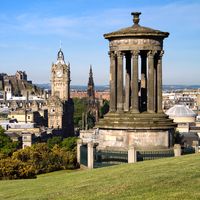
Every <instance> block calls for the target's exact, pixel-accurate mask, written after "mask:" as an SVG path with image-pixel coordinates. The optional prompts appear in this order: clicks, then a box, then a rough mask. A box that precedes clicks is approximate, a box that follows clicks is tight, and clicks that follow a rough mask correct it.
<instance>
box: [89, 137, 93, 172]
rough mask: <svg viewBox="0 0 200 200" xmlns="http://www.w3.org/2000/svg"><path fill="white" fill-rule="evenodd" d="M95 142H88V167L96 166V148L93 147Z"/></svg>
mask: <svg viewBox="0 0 200 200" xmlns="http://www.w3.org/2000/svg"><path fill="white" fill-rule="evenodd" d="M93 146H94V144H93V142H92V141H91V142H88V144H87V148H88V168H89V169H93V167H94V149H93Z"/></svg>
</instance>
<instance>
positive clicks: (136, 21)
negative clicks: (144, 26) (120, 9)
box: [131, 12, 141, 26]
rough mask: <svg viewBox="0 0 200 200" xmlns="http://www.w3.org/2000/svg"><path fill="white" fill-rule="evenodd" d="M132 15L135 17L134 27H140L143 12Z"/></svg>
mask: <svg viewBox="0 0 200 200" xmlns="http://www.w3.org/2000/svg"><path fill="white" fill-rule="evenodd" d="M131 15H133V23H134V26H138V25H139V21H140V15H141V12H132V13H131Z"/></svg>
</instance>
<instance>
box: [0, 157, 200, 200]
mask: <svg viewBox="0 0 200 200" xmlns="http://www.w3.org/2000/svg"><path fill="white" fill-rule="evenodd" d="M0 199H2V200H5V199H12V200H16V199H20V200H24V199H38V200H46V199H52V200H53V199H59V200H60V199H63V200H66V199H70V200H76V199H78V200H80V199H86V200H89V199H96V200H98V199H99V200H100V199H101V200H102V199H110V200H111V199H112V200H113V199H115V200H116V199H122V200H126V199H148V200H151V199H159V200H161V199H162V200H165V199H166V200H171V199H176V200H179V199H180V200H184V199H190V200H191V199H192V200H194V199H200V154H197V155H188V156H182V157H179V158H167V159H161V160H156V161H145V162H139V163H136V164H124V165H118V166H113V167H107V168H101V169H94V170H83V171H73V172H69V171H59V172H54V173H49V174H45V175H40V176H38V178H37V179H32V180H15V181H1V182H0Z"/></svg>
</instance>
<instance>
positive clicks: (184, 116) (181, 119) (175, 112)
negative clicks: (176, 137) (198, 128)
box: [166, 105, 197, 133]
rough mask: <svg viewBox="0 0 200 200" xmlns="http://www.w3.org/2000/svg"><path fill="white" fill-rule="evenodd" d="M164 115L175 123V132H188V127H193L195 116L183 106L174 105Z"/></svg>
mask: <svg viewBox="0 0 200 200" xmlns="http://www.w3.org/2000/svg"><path fill="white" fill-rule="evenodd" d="M166 114H167V115H169V117H170V118H171V119H173V120H174V122H175V123H177V128H176V130H177V131H179V132H180V133H183V132H190V126H195V122H196V116H197V114H196V113H194V111H192V110H191V109H189V108H188V107H186V106H185V105H174V106H173V107H172V108H170V109H169V110H167V111H166Z"/></svg>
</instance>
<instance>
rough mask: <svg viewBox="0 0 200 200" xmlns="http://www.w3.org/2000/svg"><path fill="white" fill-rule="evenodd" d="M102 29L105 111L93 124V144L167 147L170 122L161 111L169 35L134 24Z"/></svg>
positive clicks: (136, 15)
mask: <svg viewBox="0 0 200 200" xmlns="http://www.w3.org/2000/svg"><path fill="white" fill-rule="evenodd" d="M140 14H141V13H139V12H134V13H132V15H133V22H134V24H133V25H132V26H131V27H128V28H123V29H120V30H119V31H116V32H111V33H108V34H105V35H104V37H105V39H108V40H109V48H110V51H109V55H110V111H109V113H108V114H107V115H105V117H104V118H103V119H101V120H100V121H99V122H98V124H96V127H97V128H98V129H99V141H100V143H99V148H100V149H104V148H114V149H116V148H118V149H128V147H129V146H130V145H134V146H136V147H137V148H139V149H157V148H169V147H171V146H172V145H173V133H174V129H175V127H176V124H174V123H173V121H172V120H171V119H169V118H168V116H167V115H165V114H164V113H163V111H162V56H163V53H164V51H163V40H164V38H166V37H168V36H169V33H168V32H162V31H159V30H154V29H151V28H147V27H143V26H141V25H140V24H139V21H140V19H139V16H140Z"/></svg>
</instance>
